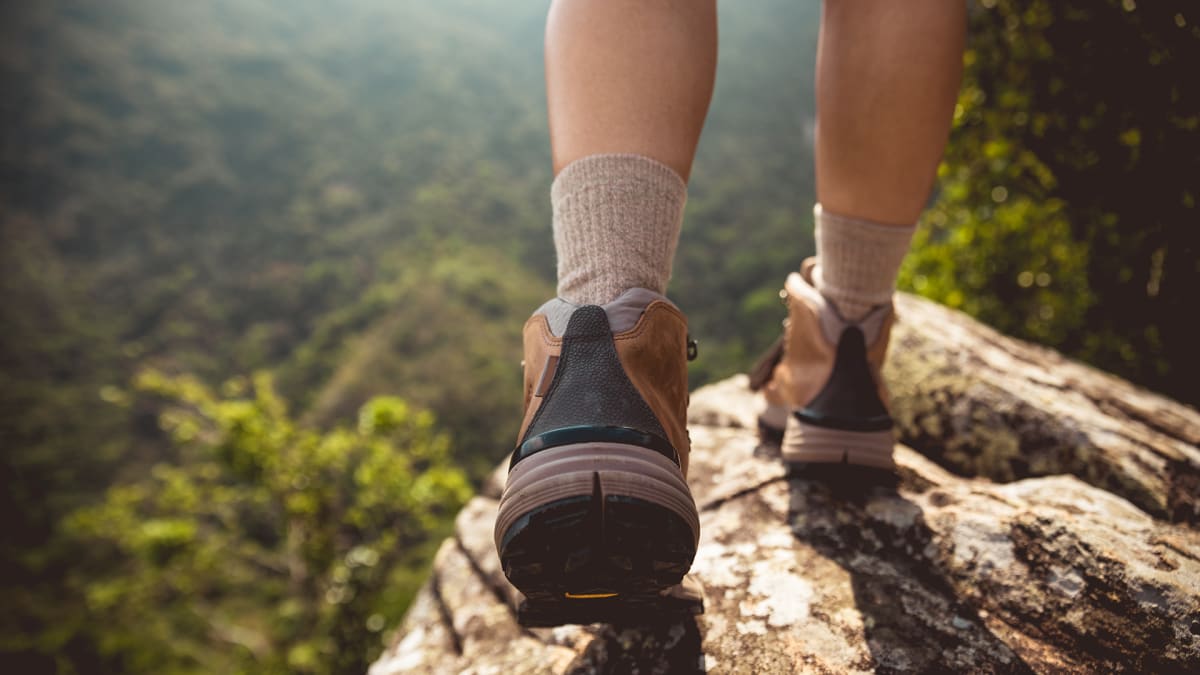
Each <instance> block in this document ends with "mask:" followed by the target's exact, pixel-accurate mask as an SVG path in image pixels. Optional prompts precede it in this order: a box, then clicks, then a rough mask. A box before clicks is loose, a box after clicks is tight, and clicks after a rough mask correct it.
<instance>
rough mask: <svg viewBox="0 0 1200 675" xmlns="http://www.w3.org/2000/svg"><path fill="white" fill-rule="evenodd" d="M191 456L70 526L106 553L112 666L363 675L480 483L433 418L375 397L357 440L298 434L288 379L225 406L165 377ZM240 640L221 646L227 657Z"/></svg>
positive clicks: (183, 449)
mask: <svg viewBox="0 0 1200 675" xmlns="http://www.w3.org/2000/svg"><path fill="white" fill-rule="evenodd" d="M138 387H139V389H140V390H142V391H144V392H148V393H152V394H155V395H157V396H159V397H162V398H163V399H165V400H166V401H167V402H168V403H169V407H168V408H167V410H166V412H164V413H163V415H162V417H161V423H162V426H163V428H164V429H165V430H166V431H167V432H168V433H169V434H170V436H171V438H172V439H173V440H174V442H175V443H176V444H177V445H178V446H179V447H180V460H179V461H178V462H172V463H162V464H158V465H156V466H154V467H153V469H151V471H150V473H149V475H148V476H146V477H145V478H142V479H140V480H137V481H135V482H132V483H128V484H121V485H118V486H116V487H113V488H112V489H110V490H109V491H108V493H107V495H106V497H105V499H104V501H103V502H102V503H100V504H98V505H96V506H92V507H87V508H84V509H81V510H79V511H77V512H75V513H73V514H72V515H71V516H69V517H68V519H67V521H66V522H67V527H68V531H69V532H71V533H73V534H75V535H76V536H78V537H79V538H80V539H81V540H82V541H84V542H86V543H88V545H90V546H92V547H93V548H94V550H97V551H104V552H105V553H106V555H105V556H104V558H103V559H100V560H93V561H91V563H92V564H91V565H90V569H84V570H79V572H78V573H77V575H76V577H75V581H76V582H77V583H78V584H79V586H80V588H81V590H82V593H83V595H84V597H85V598H86V606H87V611H88V612H89V614H90V618H91V619H92V621H93V622H94V627H95V628H96V629H97V632H98V633H99V641H98V642H99V651H100V656H101V658H102V659H103V661H104V662H105V663H108V664H110V665H111V666H112V667H114V668H115V669H119V670H122V671H132V672H247V673H250V672H253V673H267V672H278V673H300V672H304V673H338V672H363V671H364V670H365V668H366V664H367V663H369V660H370V659H371V658H373V657H374V656H375V655H376V654H377V653H378V650H379V648H380V647H381V641H380V636H379V631H380V630H381V629H382V628H383V627H384V626H387V625H392V624H394V623H395V622H396V621H398V619H399V615H400V612H401V611H402V610H403V608H404V607H405V606H406V604H407V601H408V596H409V595H410V594H411V593H413V592H415V588H414V587H413V586H412V585H411V581H410V582H409V583H408V584H405V585H404V586H403V587H401V586H399V585H397V584H396V581H397V579H396V573H397V571H403V570H404V569H405V568H407V567H413V566H421V565H422V564H423V562H424V561H425V560H426V559H427V557H428V556H429V554H430V552H431V551H430V546H431V544H433V543H436V542H437V541H438V539H439V538H440V537H441V536H443V535H444V534H445V532H446V530H447V528H448V524H449V522H450V519H451V518H452V516H453V514H454V513H455V512H456V511H457V509H458V508H459V507H460V506H461V504H462V503H463V502H464V501H465V500H466V497H467V496H468V494H469V488H468V486H467V482H466V479H465V476H464V474H463V473H462V471H460V470H459V469H457V468H456V467H454V466H452V465H451V463H450V461H449V445H448V442H447V439H446V437H445V436H444V435H443V434H441V433H439V432H437V431H435V427H434V420H433V416H432V415H431V414H430V413H428V412H425V411H417V410H413V409H410V408H409V406H408V405H407V404H406V403H405V402H404V401H402V400H400V399H397V398H392V397H380V398H375V399H372V400H371V401H369V402H368V403H366V404H365V405H364V406H363V407H362V409H361V410H360V411H359V414H358V424H357V426H356V427H354V428H344V427H338V428H335V429H334V430H332V431H329V432H326V433H318V432H315V431H313V430H310V429H306V428H303V427H299V426H297V424H296V423H295V422H293V421H292V420H291V419H290V418H289V416H288V414H287V411H286V409H285V407H284V404H283V402H282V401H281V400H280V399H279V397H278V395H277V394H276V393H275V391H274V389H273V387H272V385H271V381H270V378H269V377H267V376H266V375H258V376H256V377H255V378H253V381H252V382H247V381H245V380H240V379H235V380H231V381H229V382H227V383H226V384H225V385H224V386H223V387H222V390H223V394H224V395H223V396H220V397H218V396H217V395H215V394H214V393H213V392H212V391H210V390H209V389H208V388H207V387H206V386H204V385H203V384H201V383H200V382H198V381H197V380H195V379H194V378H189V377H167V376H164V375H162V374H161V373H158V372H154V371H150V372H146V373H143V374H142V375H141V376H140V377H139V379H138ZM217 645H222V647H221V648H220V649H214V647H215V646H217Z"/></svg>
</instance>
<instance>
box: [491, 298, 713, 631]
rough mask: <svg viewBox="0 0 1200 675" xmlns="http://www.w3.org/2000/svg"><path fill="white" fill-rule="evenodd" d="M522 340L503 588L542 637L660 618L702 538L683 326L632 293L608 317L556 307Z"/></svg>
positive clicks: (505, 502) (667, 305) (678, 315)
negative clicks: (553, 630)
mask: <svg viewBox="0 0 1200 675" xmlns="http://www.w3.org/2000/svg"><path fill="white" fill-rule="evenodd" d="M524 337H525V418H524V422H523V423H522V425H521V432H520V434H519V436H518V439H519V440H518V444H517V447H516V449H515V450H514V451H513V454H512V461H511V463H510V467H509V475H508V482H507V485H506V486H505V489H504V493H503V495H502V496H501V498H500V510H499V513H498V515H497V519H496V530H495V539H496V550H497V551H498V552H499V555H500V560H501V563H502V566H503V569H504V574H505V576H507V577H508V579H509V581H511V582H512V584H513V585H514V586H516V587H517V588H518V589H520V590H521V591H522V592H523V593H524V594H525V596H526V598H527V601H528V604H532V605H536V606H537V607H538V612H539V613H540V618H537V619H536V622H537V623H540V624H546V623H589V622H593V621H605V620H608V619H609V618H610V617H613V616H616V615H617V614H621V613H623V614H625V615H627V614H628V613H629V612H630V610H631V608H633V609H634V610H635V611H636V609H637V608H638V607H639V606H646V607H648V608H649V607H650V606H653V608H660V607H661V604H662V603H661V596H660V594H661V593H662V592H663V591H664V590H665V589H668V588H670V587H672V586H674V585H676V584H678V583H679V582H680V580H681V579H682V578H683V576H684V574H686V573H687V571H688V569H689V568H690V567H691V563H692V559H693V557H694V556H695V552H696V544H697V542H698V539H699V532H700V522H699V516H698V514H697V512H696V504H695V501H694V500H693V498H692V494H691V491H690V490H689V489H688V486H687V480H686V475H687V460H688V450H689V448H690V443H689V440H688V434H687V398H688V391H687V360H688V355H689V340H688V337H687V321H686V319H685V318H684V316H683V313H682V312H680V311H679V309H678V308H677V307H676V306H675V305H674V304H672V303H671V302H670V301H669V300H667V299H666V298H665V297H663V296H661V295H658V294H657V293H653V292H651V291H648V290H646V289H640V288H638V289H631V290H629V291H626V292H625V293H624V294H622V295H621V296H620V297H619V298H617V299H616V300H614V301H612V302H610V303H608V304H606V305H604V306H597V305H585V306H576V305H572V304H570V303H567V302H565V301H563V300H560V299H554V300H551V301H550V302H547V303H546V304H545V305H543V306H542V307H541V308H539V309H538V310H537V311H536V312H535V313H534V314H533V316H532V317H531V318H530V319H529V321H528V322H527V323H526V324H525V331H524ZM526 623H527V625H528V623H529V622H526Z"/></svg>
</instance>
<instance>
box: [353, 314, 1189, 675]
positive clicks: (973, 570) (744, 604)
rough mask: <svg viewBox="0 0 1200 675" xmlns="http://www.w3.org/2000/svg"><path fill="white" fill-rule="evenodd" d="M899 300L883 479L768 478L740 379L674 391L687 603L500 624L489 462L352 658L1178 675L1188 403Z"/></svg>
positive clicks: (633, 668) (562, 665) (620, 668)
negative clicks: (686, 430)
mask: <svg viewBox="0 0 1200 675" xmlns="http://www.w3.org/2000/svg"><path fill="white" fill-rule="evenodd" d="M899 315H900V323H899V324H898V326H897V330H896V333H895V336H894V341H893V347H892V354H891V357H890V361H889V367H888V369H887V373H886V376H887V378H888V380H889V383H890V385H891V387H892V390H893V392H894V395H895V400H894V402H893V409H894V412H895V416H896V418H897V423H898V427H899V438H900V441H901V444H900V445H897V447H896V459H897V463H898V464H899V471H898V479H897V480H896V481H883V480H873V481H864V480H862V479H861V478H859V477H855V476H853V475H850V476H847V475H845V474H843V473H840V472H837V471H819V472H816V473H812V472H808V473H805V472H791V473H789V472H788V470H787V469H786V468H785V467H784V466H783V465H782V464H781V463H780V462H779V460H778V456H777V452H776V451H774V450H773V449H772V448H770V447H767V446H762V445H760V444H759V442H758V439H757V437H756V434H755V431H754V428H755V425H754V399H753V395H752V394H751V393H750V391H749V390H748V388H747V380H746V378H745V376H737V377H733V378H731V379H729V380H726V381H724V382H720V383H717V384H714V385H711V386H709V387H705V388H703V389H701V390H699V391H697V392H695V393H694V394H693V396H692V401H691V407H690V409H689V416H690V418H691V434H692V439H693V455H692V469H691V475H690V477H689V479H690V483H691V486H692V490H693V492H694V494H695V496H696V499H697V502H698V504H699V505H700V508H701V527H702V530H703V534H702V536H701V546H700V549H699V551H698V553H697V556H696V562H695V565H694V566H693V576H694V577H695V579H696V580H697V581H699V582H700V584H702V585H703V587H704V590H705V597H706V612H705V614H703V615H700V616H697V617H695V618H694V619H688V620H686V621H681V622H677V623H674V624H671V625H663V626H655V627H641V628H629V627H626V628H618V627H613V626H607V625H593V626H564V627H559V628H553V629H532V630H530V629H525V628H522V627H521V626H519V625H517V623H516V621H515V614H514V611H513V607H514V602H515V600H516V594H515V591H514V590H513V589H512V588H511V587H510V586H509V585H508V584H507V582H506V581H505V579H504V577H503V575H502V574H501V572H500V568H499V561H498V560H497V558H496V553H495V550H494V547H493V544H492V541H491V532H492V523H493V518H494V516H495V513H496V498H497V496H498V486H499V484H500V482H499V481H502V480H503V473H500V472H499V471H498V472H497V474H496V476H495V477H494V479H493V480H492V481H491V482H490V483H489V484H488V485H487V486H485V489H484V490H483V491H482V494H481V495H480V496H478V497H475V498H474V499H473V500H472V501H471V502H470V503H469V504H468V505H467V506H466V508H464V510H463V511H462V513H461V514H460V515H459V517H458V521H457V527H456V534H455V536H454V537H452V538H450V539H447V540H446V541H445V542H444V543H443V544H442V546H441V549H440V550H439V551H438V554H437V558H436V560H435V562H434V568H433V573H432V575H431V578H430V579H429V582H428V583H427V584H426V585H425V587H424V588H423V589H422V591H421V592H420V594H419V595H418V597H417V599H416V601H415V602H414V604H413V606H412V608H411V610H410V611H409V613H408V615H407V617H406V618H405V620H404V622H403V625H401V626H400V628H399V630H398V631H397V633H396V638H395V640H394V642H393V643H392V644H391V646H390V647H389V648H388V649H387V650H386V651H385V653H384V654H383V655H382V656H381V657H380V659H379V660H378V662H376V663H375V664H374V665H373V666H372V668H371V671H370V673H371V675H390V674H392V673H410V672H429V673H506V674H511V673H543V672H545V673H551V672H552V673H566V672H569V673H576V672H578V673H592V672H596V673H601V672H603V673H610V672H611V673H632V672H641V673H666V672H711V673H726V672H729V673H742V672H746V673H765V672H836V673H843V672H857V671H875V672H928V671H972V672H1005V673H1008V672H1030V671H1032V672H1062V671H1067V672H1110V671H1118V672H1119V671H1132V672H1200V531H1198V530H1197V529H1196V526H1197V522H1198V520H1200V515H1198V514H1200V509H1198V507H1197V489H1198V488H1200V480H1198V477H1200V450H1198V449H1197V443H1198V442H1200V414H1197V413H1196V411H1194V410H1192V409H1190V408H1187V407H1185V406H1182V405H1179V404H1177V403H1174V402H1172V401H1169V400H1166V399H1164V398H1162V397H1159V396H1156V395H1154V394H1151V393H1148V392H1146V391H1144V390H1141V389H1138V388H1136V387H1134V386H1132V385H1130V384H1128V383H1126V382H1124V381H1121V380H1119V379H1117V378H1114V377H1111V376H1108V375H1105V374H1103V373H1099V372H1097V371H1095V370H1093V369H1091V368H1088V367H1086V366H1082V365H1080V364H1077V363H1073V362H1070V361H1068V360H1066V359H1064V358H1063V357H1061V356H1060V355H1058V354H1056V353H1054V352H1052V351H1049V350H1046V349H1043V348H1039V347H1035V346H1032V345H1028V344H1025V343H1021V342H1019V341H1016V340H1012V339H1010V338H1006V337H1004V336H1001V335H999V334H997V333H995V332H994V331H992V330H990V329H988V328H986V327H984V326H982V325H980V324H978V323H976V322H974V321H972V320H971V319H969V318H967V317H965V316H963V315H961V314H957V313H955V312H951V311H949V310H946V309H944V308H941V307H938V306H936V305H933V304H931V303H928V302H925V301H923V300H919V299H916V298H911V297H903V298H901V300H900V303H899ZM914 448H915V449H914Z"/></svg>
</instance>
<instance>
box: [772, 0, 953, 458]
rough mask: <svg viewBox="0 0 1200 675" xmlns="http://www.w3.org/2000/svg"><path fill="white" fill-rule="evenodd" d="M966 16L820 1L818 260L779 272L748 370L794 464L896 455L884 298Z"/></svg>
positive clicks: (942, 112) (873, 1) (937, 144)
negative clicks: (766, 330)
mask: <svg viewBox="0 0 1200 675" xmlns="http://www.w3.org/2000/svg"><path fill="white" fill-rule="evenodd" d="M965 25H966V21H965V7H964V4H963V3H962V2H961V0H921V1H918V2H904V3H896V2H888V1H887V0H827V1H826V3H825V5H824V8H823V12H822V25H821V37H820V45H819V49H818V57H817V139H816V140H817V142H816V168H817V171H816V173H817V196H818V201H819V205H818V206H817V207H816V208H815V213H816V225H817V227H816V240H817V257H816V259H815V260H810V261H806V263H805V266H804V268H803V269H802V270H801V271H800V272H799V273H797V274H793V275H791V276H790V277H789V278H788V281H787V284H786V286H785V296H786V298H787V301H788V306H789V312H788V314H789V319H788V323H787V327H786V329H785V334H784V337H783V338H782V339H781V341H780V343H779V344H777V345H776V348H775V349H774V350H773V351H772V353H771V354H769V355H768V356H767V358H766V359H764V361H763V362H761V363H760V364H759V366H758V367H757V368H756V373H755V377H754V378H753V381H752V384H753V385H754V386H755V388H759V389H762V390H763V392H764V394H765V397H766V399H767V404H768V405H767V407H766V409H765V411H764V413H763V415H762V416H761V418H760V423H761V425H762V428H763V431H764V432H765V433H766V434H767V435H769V436H773V437H776V438H778V437H779V436H780V435H782V446H783V453H784V457H785V459H787V460H789V461H797V462H819V463H825V462H843V461H844V462H848V463H851V464H865V465H871V466H876V467H880V468H888V467H890V466H891V465H892V458H891V447H892V437H891V427H892V423H891V418H890V416H889V415H888V411H887V403H888V400H887V391H886V387H885V386H884V385H883V383H882V380H881V378H880V369H881V367H882V364H883V360H884V357H885V355H886V350H887V342H888V336H889V334H890V328H891V324H892V321H893V315H892V309H891V298H892V293H893V292H894V287H895V278H896V273H897V271H898V269H899V266H900V263H901V262H902V260H903V258H904V255H905V253H906V252H907V251H908V246H909V241H910V239H911V237H912V232H913V230H914V228H915V222H916V220H917V217H918V216H919V215H920V212H921V210H922V208H923V206H924V204H925V202H926V200H927V199H928V196H929V192H930V190H931V188H932V185H933V180H934V177H935V171H936V167H937V163H938V161H939V159H940V158H941V155H942V152H943V150H944V147H945V143H946V138H947V135H948V132H949V126H950V121H951V118H952V111H953V106H954V101H955V97H956V94H957V91H958V85H959V80H960V77H961V71H962V64H961V55H962V48H963V42H964V36H965ZM785 430H786V433H785Z"/></svg>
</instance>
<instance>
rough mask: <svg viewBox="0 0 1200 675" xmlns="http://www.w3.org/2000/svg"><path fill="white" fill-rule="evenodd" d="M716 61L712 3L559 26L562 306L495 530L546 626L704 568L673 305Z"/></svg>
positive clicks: (604, 612)
mask: <svg viewBox="0 0 1200 675" xmlns="http://www.w3.org/2000/svg"><path fill="white" fill-rule="evenodd" d="M715 50H716V16H715V2H714V1H713V0H702V1H699V2H696V1H687V0H558V1H557V2H555V3H554V5H553V6H552V8H551V11H550V15H549V18H548V21H547V35H546V80H547V99H548V108H549V118H550V133H551V142H552V147H553V156H554V168H555V172H556V176H557V177H556V179H555V182H554V185H553V186H552V190H551V193H552V195H551V196H552V205H553V212H554V237H555V248H556V250H557V252H558V272H559V297H558V298H555V299H553V300H551V301H549V302H547V303H546V304H545V305H543V306H542V307H541V308H539V309H538V310H537V311H536V312H535V313H534V315H533V317H531V318H530V320H529V322H528V323H527V324H526V326H525V333H524V337H525V419H524V420H523V422H522V425H521V431H520V434H519V436H518V444H517V448H516V450H515V451H514V453H513V458H512V462H511V464H510V471H509V478H508V484H507V485H506V488H505V491H504V494H503V495H502V497H501V503H500V511H499V513H498V517H497V524H496V531H495V536H496V546H497V550H498V552H499V554H500V558H501V562H502V565H503V567H504V572H505V575H506V576H507V577H508V578H509V580H510V581H511V582H512V583H513V584H514V585H515V586H517V587H518V588H519V589H520V590H521V591H522V592H524V593H525V594H526V596H527V598H529V601H530V604H531V605H533V606H536V608H537V610H538V612H537V614H538V615H537V616H536V617H534V618H533V621H534V622H537V623H542V622H556V621H600V620H605V619H606V617H609V616H611V615H610V614H609V612H619V611H621V610H626V611H628V610H630V609H631V608H633V611H640V610H638V609H637V608H639V607H642V608H645V609H646V610H647V611H648V610H649V609H652V608H653V606H655V605H657V604H659V602H660V600H659V598H658V593H659V591H661V590H663V589H664V588H666V587H669V586H671V585H672V584H675V583H678V581H679V580H680V579H681V578H682V576H683V575H684V574H685V573H686V571H687V569H688V567H689V566H690V564H691V560H692V557H693V556H694V554H695V546H696V543H697V539H698V536H699V520H698V516H697V514H696V508H695V502H694V500H693V499H692V497H691V493H690V491H689V490H688V487H687V483H686V478H685V476H686V471H687V458H688V449H689V445H688V438H687V428H686V405H687V369H686V358H687V351H688V348H687V324H686V319H685V318H684V317H683V314H682V313H681V312H680V311H679V310H678V308H676V307H675V306H674V305H673V304H672V303H671V302H670V301H669V300H667V299H666V298H665V297H664V296H663V293H664V292H665V289H666V283H667V279H668V278H669V276H670V267H671V258H672V255H673V254H674V250H675V244H676V241H677V239H678V236H679V228H680V220H681V218H682V211H683V203H684V199H685V194H686V182H685V180H686V177H687V176H688V174H689V172H690V169H691V162H692V156H693V154H694V152H695V147H696V142H697V140H698V138H699V134H700V129H701V127H702V125H703V121H704V115H705V113H706V111H707V107H708V101H709V98H710V97H711V93H712V84H713V74H714V70H715V62H716V51H715ZM523 616H526V617H529V616H531V614H530V613H526V614H525V615H523ZM547 617H549V618H547Z"/></svg>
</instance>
